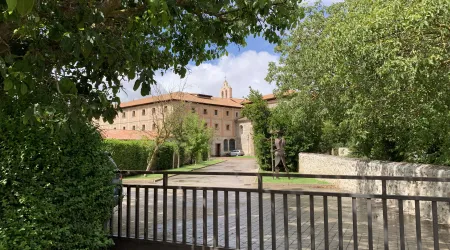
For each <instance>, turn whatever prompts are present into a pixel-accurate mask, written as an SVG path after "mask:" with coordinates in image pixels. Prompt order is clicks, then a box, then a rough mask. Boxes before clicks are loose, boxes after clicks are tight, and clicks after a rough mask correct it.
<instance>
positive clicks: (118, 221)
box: [117, 188, 128, 238]
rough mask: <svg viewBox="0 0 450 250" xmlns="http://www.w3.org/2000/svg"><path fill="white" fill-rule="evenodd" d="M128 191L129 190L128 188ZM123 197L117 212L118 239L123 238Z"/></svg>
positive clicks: (120, 199) (120, 198)
mask: <svg viewBox="0 0 450 250" xmlns="http://www.w3.org/2000/svg"><path fill="white" fill-rule="evenodd" d="M127 189H128V188H127ZM122 203H123V199H122V197H119V205H118V207H117V208H118V211H117V237H119V238H120V237H122Z"/></svg>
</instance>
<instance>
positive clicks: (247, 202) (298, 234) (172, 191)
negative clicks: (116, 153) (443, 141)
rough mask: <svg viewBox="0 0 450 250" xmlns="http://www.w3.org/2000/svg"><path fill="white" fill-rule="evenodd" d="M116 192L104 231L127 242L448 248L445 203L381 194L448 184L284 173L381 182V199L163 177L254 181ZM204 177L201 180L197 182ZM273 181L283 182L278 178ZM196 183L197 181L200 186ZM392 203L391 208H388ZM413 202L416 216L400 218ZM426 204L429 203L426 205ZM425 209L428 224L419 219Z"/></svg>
mask: <svg viewBox="0 0 450 250" xmlns="http://www.w3.org/2000/svg"><path fill="white" fill-rule="evenodd" d="M145 173H146V174H162V175H163V180H162V185H156V184H155V185H126V184H125V185H123V187H124V194H126V195H125V196H124V199H123V200H122V203H121V204H119V206H118V207H117V208H116V209H115V211H114V216H113V217H112V218H111V221H110V223H109V230H110V232H111V235H112V236H113V237H114V238H115V239H121V238H128V239H129V238H134V239H142V240H149V241H158V242H170V243H174V244H182V245H186V246H204V247H208V248H211V247H212V248H215V249H217V248H220V249H255V248H256V249H258V248H259V249H302V248H308V249H346V248H347V247H353V248H354V249H359V248H362V249H370V250H371V249H377V248H384V249H402V250H403V249H411V248H415V249H448V248H449V247H450V243H449V242H450V234H449V231H448V229H447V227H446V225H440V224H439V223H438V204H439V203H444V204H447V205H448V204H450V197H431V196H405V195H398V194H388V193H387V188H386V182H387V181H400V182H402V181H407V182H411V181H420V182H450V178H425V177H400V176H345V175H343V176H333V175H304V174H289V176H290V177H291V178H320V179H351V180H376V181H381V185H382V193H381V194H360V193H348V192H338V191H336V192H332V191H321V190H318V191H315V190H314V191H307V190H272V189H264V187H263V184H264V183H263V176H272V174H270V173H228V172H170V174H171V175H172V174H177V175H190V176H192V175H195V176H198V178H204V176H212V175H219V176H254V177H255V178H256V179H257V187H255V188H232V187H203V186H174V185H172V186H171V185H169V174H168V173H167V172H156V171H123V174H124V175H125V176H126V175H135V174H145ZM202 176H203V177H202ZM279 176H280V177H285V176H288V175H286V174H280V175H279ZM200 184H201V182H199V185H200ZM388 200H395V201H396V203H397V206H396V207H393V206H388V204H387V201H388ZM405 201H413V202H414V204H415V213H414V215H412V216H410V215H407V214H405V213H404V208H403V204H404V202H405ZM430 203H431V204H430ZM429 205H431V208H432V209H431V211H432V221H426V220H423V219H422V216H421V212H420V211H421V209H420V207H421V206H429Z"/></svg>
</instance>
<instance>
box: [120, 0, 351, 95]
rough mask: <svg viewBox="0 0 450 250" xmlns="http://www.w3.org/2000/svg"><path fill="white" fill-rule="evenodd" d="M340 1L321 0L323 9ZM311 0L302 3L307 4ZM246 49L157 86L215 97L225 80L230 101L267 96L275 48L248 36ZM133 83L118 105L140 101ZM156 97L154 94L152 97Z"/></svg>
mask: <svg viewBox="0 0 450 250" xmlns="http://www.w3.org/2000/svg"><path fill="white" fill-rule="evenodd" d="M341 1H343V0H323V1H322V2H323V3H324V4H326V5H330V4H331V3H335V2H341ZM313 2H315V0H306V3H307V4H311V3H313ZM246 41H247V46H245V47H239V46H237V45H234V44H231V45H230V46H228V48H227V50H228V56H223V57H221V58H219V59H217V60H213V61H207V62H204V63H202V64H200V65H199V66H195V65H190V66H189V72H190V73H188V75H187V77H186V78H184V79H180V77H179V76H178V75H176V74H174V73H173V72H167V73H166V74H165V75H164V76H157V78H156V80H157V82H158V85H159V86H161V88H163V89H164V90H165V91H170V92H175V91H185V92H191V93H203V94H209V95H213V96H219V92H220V88H221V87H222V84H223V82H224V79H225V77H226V79H227V81H228V83H229V84H230V86H231V87H232V88H233V97H236V98H244V97H246V96H247V95H248V93H249V87H252V88H254V89H257V90H259V91H260V92H261V93H262V94H270V93H272V92H273V90H274V89H275V85H274V84H273V83H272V84H271V83H268V82H266V81H265V80H264V78H265V77H266V75H267V69H268V64H269V62H276V61H278V59H279V55H278V54H276V53H275V52H274V48H275V45H274V44H271V43H269V42H268V41H266V40H265V39H264V38H262V37H253V36H250V37H248V38H247V39H246ZM133 85H134V82H133V81H131V82H127V83H124V87H125V92H122V93H120V97H121V99H122V101H130V100H135V99H139V98H142V96H141V95H140V93H139V91H136V92H135V91H133V90H132V88H133ZM157 92H158V91H157ZM155 94H156V93H155Z"/></svg>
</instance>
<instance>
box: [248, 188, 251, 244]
mask: <svg viewBox="0 0 450 250" xmlns="http://www.w3.org/2000/svg"><path fill="white" fill-rule="evenodd" d="M247 249H252V193H250V192H247Z"/></svg>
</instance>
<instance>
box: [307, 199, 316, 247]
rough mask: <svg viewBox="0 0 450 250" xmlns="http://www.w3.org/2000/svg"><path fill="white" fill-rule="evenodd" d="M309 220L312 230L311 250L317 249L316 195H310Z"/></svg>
mask: <svg viewBox="0 0 450 250" xmlns="http://www.w3.org/2000/svg"><path fill="white" fill-rule="evenodd" d="M309 222H310V227H311V228H310V231H311V250H315V249H316V238H315V237H316V232H315V228H314V196H312V195H310V196H309Z"/></svg>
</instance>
